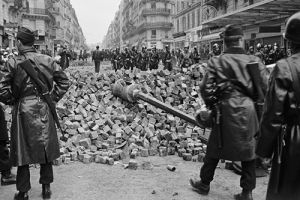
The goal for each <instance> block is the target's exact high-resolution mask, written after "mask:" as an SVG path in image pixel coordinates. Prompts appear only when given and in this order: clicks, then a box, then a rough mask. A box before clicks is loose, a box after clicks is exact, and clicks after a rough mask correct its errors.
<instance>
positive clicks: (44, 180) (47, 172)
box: [39, 163, 53, 184]
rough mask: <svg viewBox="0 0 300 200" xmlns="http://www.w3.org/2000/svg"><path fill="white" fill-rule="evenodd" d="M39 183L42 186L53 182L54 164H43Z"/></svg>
mask: <svg viewBox="0 0 300 200" xmlns="http://www.w3.org/2000/svg"><path fill="white" fill-rule="evenodd" d="M39 182H40V184H50V183H52V182H53V167H52V163H46V164H41V169H40V181H39Z"/></svg>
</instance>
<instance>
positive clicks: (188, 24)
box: [187, 14, 190, 29]
mask: <svg viewBox="0 0 300 200" xmlns="http://www.w3.org/2000/svg"><path fill="white" fill-rule="evenodd" d="M187 20H188V21H187V29H190V14H188V15H187Z"/></svg>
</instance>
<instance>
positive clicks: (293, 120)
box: [256, 12, 300, 200]
mask: <svg viewBox="0 0 300 200" xmlns="http://www.w3.org/2000/svg"><path fill="white" fill-rule="evenodd" d="M299 36H300V12H298V13H296V14H294V15H292V16H291V17H290V18H289V19H288V21H287V24H286V30H285V38H286V39H287V40H288V41H289V42H290V43H291V49H292V56H291V57H288V58H286V59H283V60H280V61H278V62H277V63H276V66H275V67H274V70H273V71H272V74H271V76H270V82H269V87H268V92H267V95H266V99H265V107H264V112H263V117H262V120H261V126H260V127H261V130H260V133H261V135H260V138H259V140H258V145H257V151H256V153H257V154H258V156H261V157H263V158H271V157H273V162H272V169H271V175H270V180H269V185H268V191H267V200H285V199H288V200H298V199H299V198H300V170H299V169H300V156H299V155H300V130H299V121H300V120H299V119H300V115H299V113H300V112H299V105H300V94H299V93H300V77H299V74H300V38H299Z"/></svg>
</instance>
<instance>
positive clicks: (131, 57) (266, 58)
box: [92, 43, 288, 72]
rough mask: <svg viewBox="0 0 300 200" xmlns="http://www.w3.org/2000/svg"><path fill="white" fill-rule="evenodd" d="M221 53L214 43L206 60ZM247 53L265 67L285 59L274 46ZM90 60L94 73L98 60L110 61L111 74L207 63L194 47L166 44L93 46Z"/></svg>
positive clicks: (182, 67) (284, 55) (250, 50)
mask: <svg viewBox="0 0 300 200" xmlns="http://www.w3.org/2000/svg"><path fill="white" fill-rule="evenodd" d="M221 54H222V51H221V47H220V45H219V44H218V43H214V44H213V45H212V51H211V52H210V53H209V54H208V58H209V59H210V58H212V57H214V56H219V55H221ZM247 54H248V55H255V56H257V57H259V58H260V59H261V61H262V62H263V64H265V65H270V64H274V63H276V62H277V61H278V60H280V59H282V58H285V57H287V56H288V54H286V53H285V49H284V48H279V47H278V45H277V43H275V44H274V45H262V44H261V43H258V44H257V46H256V48H255V49H254V47H253V46H250V47H249V49H248V51H247ZM92 60H93V61H95V62H96V63H97V67H96V68H97V70H96V72H99V66H100V63H101V62H102V61H111V63H112V66H113V69H114V70H115V71H117V70H120V69H126V70H128V69H131V70H133V69H134V68H138V69H140V70H142V71H147V70H153V69H158V66H159V64H160V62H162V64H163V66H164V69H168V70H172V69H173V68H174V67H178V68H181V69H184V68H188V67H190V66H191V65H194V64H197V63H200V62H206V61H207V60H206V58H203V57H201V54H200V53H199V50H198V48H197V47H196V46H195V47H193V48H192V49H190V47H189V46H185V47H184V48H183V49H180V48H176V49H172V50H170V47H169V46H168V45H166V46H165V49H164V50H162V49H157V48H156V46H153V47H152V48H151V49H150V48H148V49H147V48H146V47H142V48H141V50H137V48H136V47H135V46H133V47H132V48H128V47H125V48H124V49H123V50H120V48H116V49H102V50H100V49H99V46H97V47H96V50H95V51H93V53H92Z"/></svg>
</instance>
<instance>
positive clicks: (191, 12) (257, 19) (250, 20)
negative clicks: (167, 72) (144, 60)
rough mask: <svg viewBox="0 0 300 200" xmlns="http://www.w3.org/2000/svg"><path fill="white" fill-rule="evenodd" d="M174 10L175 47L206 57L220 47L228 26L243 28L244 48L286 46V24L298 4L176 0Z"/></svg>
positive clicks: (278, 0) (270, 0) (254, 0)
mask: <svg viewBox="0 0 300 200" xmlns="http://www.w3.org/2000/svg"><path fill="white" fill-rule="evenodd" d="M175 10H176V11H177V12H176V14H175V16H174V24H175V33H174V34H173V37H174V43H175V46H176V47H179V48H182V47H183V46H184V45H189V46H197V47H198V48H199V49H200V52H201V54H204V55H208V53H209V51H210V50H211V47H212V45H213V44H215V43H218V44H220V46H221V47H222V46H223V41H222V39H221V38H220V33H221V32H222V31H223V30H224V27H225V26H226V25H227V24H239V25H241V26H242V27H243V29H244V33H245V40H246V41H245V48H246V49H247V48H248V47H249V46H255V45H256V44H257V43H262V44H274V43H277V44H279V45H280V46H282V47H283V46H285V43H284V39H283V37H282V34H283V32H284V28H285V21H286V19H287V18H288V17H289V16H290V15H292V14H293V13H295V12H297V11H299V10H300V1H289V0H200V1H188V0H185V1H184V0H178V1H177V4H176V9H175Z"/></svg>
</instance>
